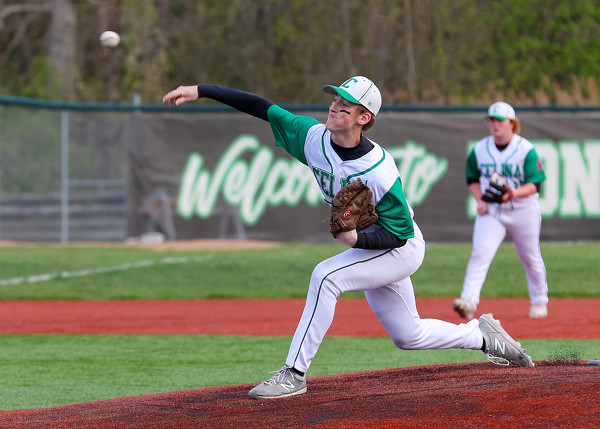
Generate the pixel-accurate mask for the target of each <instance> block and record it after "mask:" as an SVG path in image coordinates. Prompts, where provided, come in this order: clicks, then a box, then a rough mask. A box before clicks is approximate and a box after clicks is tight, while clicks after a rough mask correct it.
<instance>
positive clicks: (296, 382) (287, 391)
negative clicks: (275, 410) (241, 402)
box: [248, 365, 306, 399]
mask: <svg viewBox="0 0 600 429" xmlns="http://www.w3.org/2000/svg"><path fill="white" fill-rule="evenodd" d="M274 372H275V371H274ZM276 372H277V374H275V375H274V376H273V377H271V378H270V379H268V380H267V381H263V382H262V383H260V384H259V385H258V386H256V387H254V388H253V389H251V390H250V392H248V395H249V396H250V397H251V398H255V399H274V398H285V397H286V396H293V395H300V394H302V393H306V377H304V376H302V375H299V374H297V373H296V372H295V371H293V370H292V368H291V367H289V366H287V365H284V366H283V368H281V369H280V370H279V371H276Z"/></svg>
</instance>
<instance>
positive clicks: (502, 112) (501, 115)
mask: <svg viewBox="0 0 600 429" xmlns="http://www.w3.org/2000/svg"><path fill="white" fill-rule="evenodd" d="M487 116H488V118H497V119H515V118H516V115H515V109H513V108H512V106H511V105H510V104H507V103H505V102H503V101H498V102H497V103H494V104H492V105H491V106H490V107H489V109H488V114H487Z"/></svg>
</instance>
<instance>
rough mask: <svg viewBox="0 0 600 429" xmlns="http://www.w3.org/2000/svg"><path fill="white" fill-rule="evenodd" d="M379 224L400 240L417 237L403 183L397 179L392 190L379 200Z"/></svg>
mask: <svg viewBox="0 0 600 429" xmlns="http://www.w3.org/2000/svg"><path fill="white" fill-rule="evenodd" d="M377 214H378V216H379V220H378V221H377V223H379V224H380V225H381V226H383V227H384V228H385V229H387V230H388V231H390V232H392V233H393V234H395V235H396V236H397V237H398V238H400V239H409V238H413V237H414V236H415V230H414V227H413V222H412V218H411V216H410V210H409V208H408V203H407V202H406V197H405V196H404V191H403V190H402V182H401V181H400V178H397V179H396V181H395V182H394V184H393V185H392V187H391V188H390V190H389V191H388V192H387V193H386V194H385V195H384V196H383V197H382V198H381V200H379V203H378V204H377Z"/></svg>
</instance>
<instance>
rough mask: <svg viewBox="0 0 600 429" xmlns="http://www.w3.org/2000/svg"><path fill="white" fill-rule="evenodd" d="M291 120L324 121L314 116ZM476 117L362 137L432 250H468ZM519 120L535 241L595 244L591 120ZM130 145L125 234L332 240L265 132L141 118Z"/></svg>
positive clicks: (416, 121)
mask: <svg viewBox="0 0 600 429" xmlns="http://www.w3.org/2000/svg"><path fill="white" fill-rule="evenodd" d="M517 110H518V109H517ZM296 113H299V114H303V115H307V116H312V117H315V118H317V119H319V120H322V121H324V120H325V112H322V111H307V112H296ZM484 115H485V109H473V111H469V110H463V111H458V110H441V111H410V112H402V111H389V110H388V111H386V110H384V111H382V112H381V113H380V114H379V115H378V116H377V123H376V125H375V127H374V128H373V129H372V130H370V131H369V132H367V133H366V136H367V137H369V138H371V139H373V140H375V141H376V142H378V143H379V144H381V145H382V146H384V147H385V148H386V149H387V150H388V151H389V152H390V154H391V155H392V156H393V157H394V159H395V160H396V163H397V165H398V169H399V171H400V176H401V179H402V183H403V186H404V190H405V193H406V196H407V199H408V200H409V202H410V203H411V205H412V206H413V208H414V210H415V220H416V221H417V222H418V224H419V225H420V227H421V229H422V230H423V233H424V235H425V238H426V239H427V240H428V241H430V242H466V241H470V240H471V233H472V227H473V218H474V213H475V211H474V204H473V203H474V201H473V199H472V197H470V196H469V195H468V191H467V187H466V182H465V178H464V169H465V161H466V156H467V151H468V149H469V147H470V145H472V144H473V143H474V142H475V141H477V140H479V139H481V138H483V137H485V136H486V135H487V127H486V125H485V123H484ZM517 115H518V117H519V118H520V119H521V124H522V128H523V129H522V132H521V134H522V135H523V136H524V137H525V138H527V139H529V140H531V141H532V142H533V143H534V145H535V147H536V150H537V152H538V155H539V156H540V158H541V159H542V161H543V164H544V168H545V171H546V176H547V180H546V182H545V183H544V185H543V187H542V192H541V194H540V211H541V213H542V216H543V222H542V240H597V239H600V126H599V125H598V124H599V123H600V112H599V111H596V110H590V111H585V110H578V111H569V110H562V111H556V110H550V111H537V110H530V111H523V112H519V111H517ZM129 138H130V141H129V145H128V169H129V180H128V189H127V201H126V205H127V207H126V216H127V234H128V235H129V236H137V235H140V234H143V233H144V232H148V231H158V232H162V233H164V234H165V235H167V237H168V238H170V239H200V238H241V239H264V240H276V241H289V240H298V241H303V242H309V243H324V242H331V241H332V238H331V236H330V234H329V232H328V224H327V223H325V222H323V219H326V218H328V216H329V208H328V205H327V204H326V203H325V202H324V200H323V197H322V196H321V194H320V192H319V189H318V187H317V186H316V183H315V179H314V176H313V173H312V172H311V171H310V169H308V168H307V167H306V166H304V165H302V164H300V163H299V162H297V161H296V160H294V159H293V158H291V157H290V156H289V155H288V154H287V153H285V151H283V150H282V149H280V148H278V147H275V146H274V139H273V136H272V133H271V130H270V127H269V125H268V123H266V122H264V121H261V120H258V119H256V118H252V117H249V116H247V115H244V114H241V113H238V112H228V111H224V112H186V111H175V110H174V111H169V112H165V111H160V112H139V113H135V114H132V115H131V116H130V124H129ZM290 225H294V227H293V228H292V227H290Z"/></svg>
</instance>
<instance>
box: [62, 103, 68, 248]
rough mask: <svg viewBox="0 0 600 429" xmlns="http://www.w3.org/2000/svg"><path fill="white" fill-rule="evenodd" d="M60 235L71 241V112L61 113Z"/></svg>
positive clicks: (63, 238)
mask: <svg viewBox="0 0 600 429" xmlns="http://www.w3.org/2000/svg"><path fill="white" fill-rule="evenodd" d="M60 137H61V138H60V151H61V152H60V164H61V165H60V177H61V190H60V237H61V241H62V242H63V243H68V242H69V112H68V111H67V110H62V111H61V114H60Z"/></svg>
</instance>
